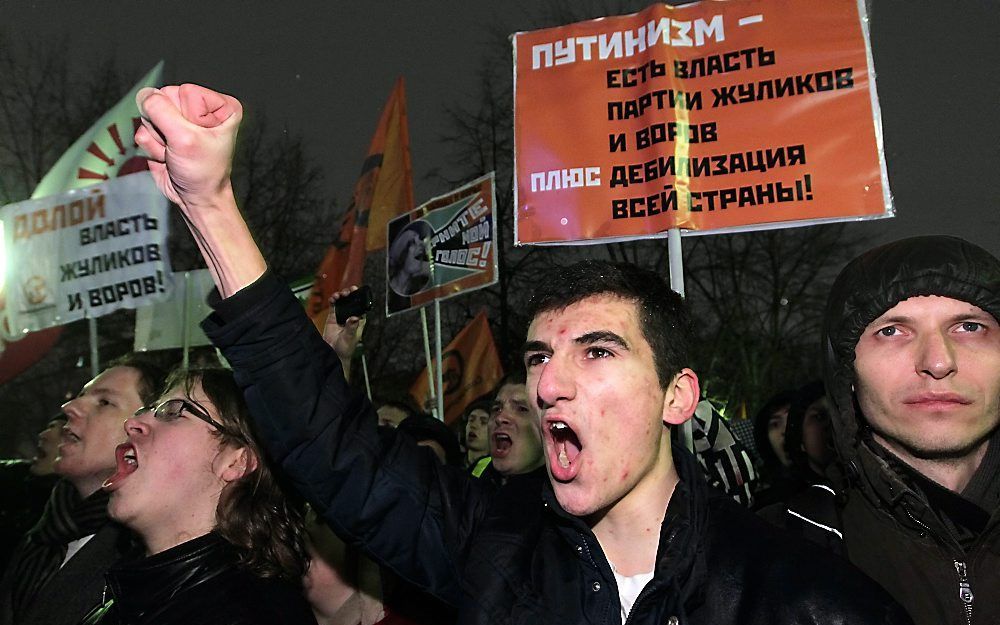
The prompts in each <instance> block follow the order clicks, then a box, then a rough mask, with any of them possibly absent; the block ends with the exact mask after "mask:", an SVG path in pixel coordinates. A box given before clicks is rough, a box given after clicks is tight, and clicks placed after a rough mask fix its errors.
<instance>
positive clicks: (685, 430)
mask: <svg viewBox="0 0 1000 625" xmlns="http://www.w3.org/2000/svg"><path fill="white" fill-rule="evenodd" d="M667 259H668V262H669V263H670V267H669V269H670V288H671V289H673V290H674V291H676V292H677V293H678V294H679V295H680V296H681V297H684V254H683V250H682V249H681V231H680V229H679V228H671V229H670V230H668V231H667ZM692 418H694V417H692ZM680 438H681V444H682V445H684V447H685V448H686V449H687V450H688V451H691V452H694V424H693V423H692V422H691V419H688V420H687V421H685V422H684V423H682V424H681V431H680Z"/></svg>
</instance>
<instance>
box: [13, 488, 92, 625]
mask: <svg viewBox="0 0 1000 625" xmlns="http://www.w3.org/2000/svg"><path fill="white" fill-rule="evenodd" d="M107 521H108V494H107V493H105V492H104V491H103V490H98V491H97V492H95V493H93V494H92V495H90V496H89V497H87V498H86V499H83V498H81V497H80V494H79V493H78V492H77V490H76V488H75V487H74V486H73V485H72V484H70V483H69V482H68V481H66V480H59V482H57V483H56V486H55V488H53V489H52V495H51V496H50V497H49V501H48V503H46V504H45V510H44V512H42V517H41V518H40V519H39V520H38V523H37V524H35V526H34V527H33V528H31V529H30V530H28V533H27V534H25V536H24V539H23V540H22V541H21V544H20V546H19V547H18V550H17V553H16V554H15V556H14V558H13V561H12V563H11V567H12V568H13V570H14V579H13V588H12V589H11V594H12V597H11V600H12V604H11V607H12V608H13V611H14V622H17V621H18V620H19V618H20V616H21V615H22V614H23V613H24V611H25V610H26V609H27V608H28V607H30V606H31V604H32V603H33V602H34V601H35V599H36V598H37V597H38V595H39V592H40V591H41V590H42V588H43V587H44V586H45V584H46V583H48V581H49V580H50V579H52V577H53V576H54V575H55V574H56V573H57V572H58V571H59V568H60V567H61V566H62V563H63V560H65V559H66V552H67V549H68V547H69V543H70V542H72V541H74V540H77V539H80V538H83V537H84V536H90V535H91V534H95V533H96V532H97V530H99V529H101V527H102V526H103V525H104V524H105V523H107Z"/></svg>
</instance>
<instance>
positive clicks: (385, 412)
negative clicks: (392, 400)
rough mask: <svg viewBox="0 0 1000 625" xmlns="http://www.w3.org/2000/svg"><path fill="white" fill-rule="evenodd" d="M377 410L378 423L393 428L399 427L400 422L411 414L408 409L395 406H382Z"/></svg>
mask: <svg viewBox="0 0 1000 625" xmlns="http://www.w3.org/2000/svg"><path fill="white" fill-rule="evenodd" d="M376 412H377V413H378V424H379V425H387V426H389V427H391V428H395V427H399V424H400V422H401V421H402V420H403V419H405V418H406V417H408V416H409V415H408V414H406V411H404V410H401V409H399V408H397V407H395V406H382V407H381V408H379V409H378V410H377V411H376Z"/></svg>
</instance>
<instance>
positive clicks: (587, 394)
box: [0, 85, 1000, 625]
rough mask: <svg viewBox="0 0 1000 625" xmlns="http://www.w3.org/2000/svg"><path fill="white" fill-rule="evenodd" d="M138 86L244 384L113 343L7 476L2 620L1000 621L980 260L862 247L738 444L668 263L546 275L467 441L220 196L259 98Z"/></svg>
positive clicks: (940, 244)
mask: <svg viewBox="0 0 1000 625" xmlns="http://www.w3.org/2000/svg"><path fill="white" fill-rule="evenodd" d="M139 101H140V108H141V110H142V113H143V125H142V126H141V127H140V128H139V130H138V131H137V134H136V141H137V142H138V144H139V145H140V146H141V147H142V148H143V149H144V150H145V151H146V153H147V154H148V155H149V158H150V169H151V172H152V173H153V176H154V178H155V179H156V181H157V184H158V186H159V187H160V189H161V190H162V191H163V193H164V194H165V195H166V196H167V197H168V198H169V199H170V200H172V201H173V202H174V203H176V204H177V205H178V206H179V207H180V209H181V210H182V211H183V212H184V216H185V221H186V223H187V224H188V226H189V227H190V228H191V230H192V232H193V234H194V235H195V237H196V239H197V240H198V243H199V247H200V249H201V250H202V252H203V254H204V255H205V258H206V261H207V262H208V263H209V266H210V268H211V270H212V273H213V278H214V280H215V282H216V286H217V293H216V294H215V295H214V296H213V297H212V298H211V299H212V302H211V303H212V305H213V311H214V312H213V313H212V315H211V316H210V317H209V318H208V319H207V320H206V321H205V323H204V327H205V329H206V333H207V334H208V335H209V337H210V338H211V339H212V341H213V342H214V343H215V344H216V345H217V346H218V347H219V348H220V350H221V352H222V353H223V355H224V356H225V358H226V361H227V362H228V363H229V365H230V366H231V370H230V369H225V368H222V367H213V368H196V369H181V368H179V369H176V370H175V371H173V372H172V373H170V374H169V375H166V374H165V372H163V371H161V370H159V369H158V368H157V367H155V366H153V365H151V364H150V363H148V362H146V361H144V360H142V359H141V358H138V357H135V356H128V357H125V358H122V359H119V360H117V361H114V362H112V363H111V364H110V365H109V366H108V367H107V368H106V369H105V370H104V371H103V372H101V373H100V375H98V376H97V377H95V378H94V379H93V380H91V381H90V382H88V383H87V384H86V385H85V386H84V387H83V389H82V390H81V391H80V393H79V395H78V396H77V397H75V398H74V399H72V400H70V401H68V402H67V403H66V404H64V405H63V407H62V412H61V414H60V415H59V416H57V417H55V418H54V419H53V420H52V421H51V422H50V423H49V424H48V425H47V426H46V429H45V430H44V431H43V432H42V433H40V434H39V437H38V451H37V456H36V457H35V458H34V459H33V460H32V461H30V462H26V461H24V462H15V461H12V462H9V463H7V464H6V465H4V466H3V474H4V475H3V479H4V480H5V489H6V491H7V493H8V494H14V495H16V496H15V497H8V498H7V501H8V505H6V506H5V508H4V510H3V511H2V512H0V520H2V522H3V525H4V527H5V529H6V530H7V531H6V534H7V535H8V536H9V540H8V543H6V544H5V545H4V550H3V551H2V552H0V557H3V558H4V560H3V561H2V563H0V564H2V565H3V567H4V573H3V577H2V581H0V625H3V624H6V623H10V624H19V625H20V624H28V623H46V624H66V625H74V624H78V623H89V624H97V623H103V624H112V623H142V624H146V623H149V624H152V623H163V624H167V623H206V624H207V623H213V624H215V623H250V624H253V623H288V624H297V623H314V622H318V623H323V624H333V623H337V624H343V625H357V624H359V623H361V624H364V625H371V624H374V623H385V624H391V623H400V624H405V623H415V624H424V623H428V624H430V623H452V622H462V623H499V622H504V623H507V622H510V623H513V622H518V623H521V622H524V623H564V622H565V623H583V622H587V623H624V622H626V621H627V622H629V623H669V624H672V625H681V624H688V623H691V624H696V623H734V624H735V623H741V624H750V625H753V624H763V623H828V622H837V623H873V624H874V623H880V624H881V623H910V622H914V623H919V624H921V625H929V624H931V623H934V624H940V623H945V624H947V623H965V624H966V625H971V624H973V623H975V624H986V623H996V622H1000V555H998V554H1000V434H998V433H997V432H998V423H1000V323H998V320H1000V261H998V260H997V259H996V258H994V257H993V256H991V255H990V254H989V253H987V252H986V251H984V250H982V249H981V248H978V247H976V246H974V245H972V244H970V243H968V242H966V241H962V240H960V239H955V238H951V237H943V236H930V237H920V238H915V239H907V240H903V241H898V242H895V243H891V244H888V245H885V246H882V247H879V248H876V249H874V250H870V251H868V252H866V253H865V254H863V255H861V256H860V257H859V258H857V259H856V260H854V261H853V262H852V263H850V264H849V265H848V266H847V267H846V268H844V270H843V271H842V272H841V274H840V276H839V277H838V279H837V281H836V283H835V284H834V286H833V289H832V291H831V293H830V297H829V301H828V305H827V311H826V317H825V319H824V330H823V336H822V337H817V340H818V344H819V345H821V346H822V352H823V354H824V356H823V358H824V362H823V365H824V378H823V380H817V381H814V382H811V383H809V384H806V385H804V386H801V387H798V388H792V389H786V390H784V391H782V392H780V393H778V394H776V395H775V396H774V397H773V398H771V399H770V400H768V401H767V402H766V403H765V405H764V406H763V407H762V408H760V410H759V411H758V412H757V414H756V416H755V417H754V419H753V423H752V435H751V436H750V437H749V440H740V436H739V434H738V433H737V432H735V431H734V430H733V429H731V428H730V427H728V424H727V421H726V419H724V418H722V416H721V415H720V414H719V413H718V411H716V410H715V409H714V407H713V406H712V405H711V404H709V403H708V402H706V401H704V400H702V398H701V394H700V390H699V383H698V377H697V373H696V372H695V371H693V370H692V369H691V368H690V362H691V353H690V351H691V350H690V347H689V344H688V343H689V337H690V327H689V319H688V318H687V312H686V309H685V305H684V303H683V301H682V300H681V298H680V297H679V296H677V295H676V294H675V293H673V292H672V291H670V290H669V288H668V287H667V286H666V284H665V283H664V281H663V280H662V278H660V277H659V276H657V275H655V274H653V273H651V272H648V271H645V270H641V269H639V268H636V267H634V266H630V265H626V264H615V263H610V262H606V261H597V260H591V261H584V262H582V263H578V264H576V265H573V266H570V267H566V268H558V269H555V270H553V271H552V272H551V273H550V275H549V276H547V277H546V279H545V280H543V281H542V282H541V283H540V284H538V285H536V287H535V290H534V293H533V295H532V298H531V304H530V318H531V324H530V326H529V328H528V331H527V336H526V337H525V338H526V342H525V347H524V353H523V358H522V362H523V365H524V367H523V368H522V369H519V370H517V371H514V372H512V373H510V374H509V375H508V376H507V377H505V378H504V379H503V380H502V381H501V382H500V383H499V384H498V386H497V388H496V389H494V390H493V391H492V392H491V393H489V394H487V395H486V396H484V397H481V398H479V399H477V400H475V401H473V402H471V403H469V404H468V406H467V407H466V408H465V410H464V412H463V415H462V417H461V418H460V419H459V420H458V421H457V422H456V423H454V424H452V427H449V426H447V425H445V424H444V423H442V422H441V421H439V420H438V419H436V418H434V417H433V416H431V415H428V414H425V413H423V412H421V411H420V410H419V409H418V408H417V407H416V406H414V405H409V404H407V403H405V402H385V403H382V404H381V405H380V406H379V407H378V408H377V409H376V407H375V406H374V405H373V404H372V402H371V401H370V400H369V398H368V397H367V396H365V394H363V393H362V392H360V391H359V390H357V389H356V388H355V387H354V386H352V385H351V384H350V383H349V380H348V379H347V377H346V376H347V371H348V368H347V367H345V364H344V363H345V362H347V361H349V358H350V355H351V354H353V353H354V346H355V343H356V341H357V340H358V338H359V336H360V334H361V331H362V327H363V324H362V320H360V319H358V318H351V319H349V320H347V322H346V323H344V324H343V325H340V324H338V323H336V322H328V324H327V326H326V328H325V331H324V332H323V333H322V335H321V334H320V333H318V332H317V331H316V329H315V327H314V326H313V325H312V323H311V322H310V321H309V320H308V318H307V317H306V316H305V314H304V312H303V310H302V307H301V306H300V305H299V304H298V302H297V300H295V299H294V297H293V296H292V295H291V294H290V292H289V291H288V289H287V288H285V287H284V286H283V285H282V282H281V281H280V280H279V279H278V278H277V277H276V276H274V275H273V274H272V273H271V272H270V271H269V270H268V268H267V265H266V263H265V261H264V259H263V257H262V256H261V254H260V252H259V250H257V248H256V245H255V244H254V242H253V239H252V238H251V237H250V234H249V232H248V230H247V228H246V226H245V224H244V222H243V220H242V217H241V216H240V213H239V210H238V208H237V207H236V205H235V202H234V201H233V200H232V195H231V188H230V186H229V178H228V176H229V171H230V167H231V160H230V159H231V157H232V147H233V141H234V139H235V134H236V130H237V128H238V125H239V121H240V117H241V110H242V109H241V107H240V104H239V102H238V101H236V100H235V99H233V98H231V97H229V96H225V95H222V94H219V93H215V92H212V91H210V90H207V89H204V88H201V87H196V86H192V85H186V86H182V87H165V88H163V89H159V90H144V91H143V92H140V95H139ZM348 292H349V291H341V292H340V293H336V294H334V296H333V298H332V299H333V301H334V302H335V301H336V300H337V299H338V298H340V297H343V296H345V295H346V294H347V293H348ZM378 390H379V389H375V392H376V395H378ZM5 538H7V536H5Z"/></svg>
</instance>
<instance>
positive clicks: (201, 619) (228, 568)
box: [82, 532, 316, 625]
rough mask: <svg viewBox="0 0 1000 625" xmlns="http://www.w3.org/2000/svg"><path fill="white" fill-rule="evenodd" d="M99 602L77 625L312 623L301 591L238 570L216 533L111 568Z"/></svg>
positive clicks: (222, 540)
mask: <svg viewBox="0 0 1000 625" xmlns="http://www.w3.org/2000/svg"><path fill="white" fill-rule="evenodd" d="M106 579H107V596H106V599H109V600H110V601H108V602H107V603H106V604H105V606H103V607H101V608H98V609H97V610H95V611H94V612H92V613H91V614H90V615H89V616H88V617H87V619H85V620H84V621H83V624H82V625H98V624H100V625H125V624H128V625H182V624H183V625H200V624H204V625H265V624H272V625H315V623H316V619H315V618H314V617H313V613H312V610H310V608H309V604H308V603H307V602H306V600H305V598H304V597H303V596H302V593H301V592H300V591H299V590H298V589H296V588H293V587H291V586H289V585H287V584H284V583H282V582H279V581H277V580H270V579H262V578H260V577H257V576H255V575H253V574H252V573H249V572H248V571H245V570H243V569H241V568H239V567H238V566H237V565H236V554H235V553H234V552H233V548H232V546H230V545H229V543H227V542H226V541H225V540H224V539H223V538H222V537H220V536H219V535H218V534H215V533H214V532H213V533H210V534H206V535H205V536H202V537H200V538H195V539H194V540H189V541H188V542H186V543H182V544H180V545H178V546H176V547H173V548H171V549H168V550H166V551H164V552H162V553H158V554H156V555H154V556H150V557H148V558H144V559H142V560H139V561H136V562H132V563H129V564H124V565H118V566H114V567H112V568H111V569H110V570H109V571H108V573H107V575H106Z"/></svg>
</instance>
